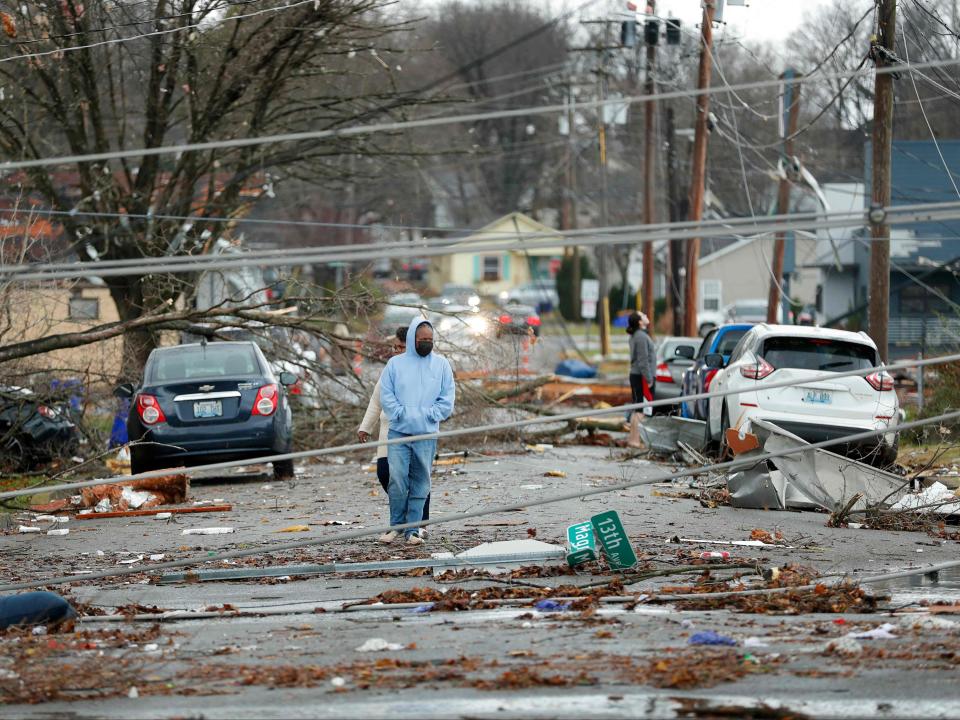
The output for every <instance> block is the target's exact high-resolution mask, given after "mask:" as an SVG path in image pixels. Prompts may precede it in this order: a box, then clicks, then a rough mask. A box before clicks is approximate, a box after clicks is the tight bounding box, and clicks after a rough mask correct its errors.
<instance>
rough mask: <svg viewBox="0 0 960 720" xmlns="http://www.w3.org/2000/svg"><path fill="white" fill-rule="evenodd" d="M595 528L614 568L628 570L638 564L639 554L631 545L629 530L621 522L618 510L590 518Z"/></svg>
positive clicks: (604, 551) (604, 552)
mask: <svg viewBox="0 0 960 720" xmlns="http://www.w3.org/2000/svg"><path fill="white" fill-rule="evenodd" d="M590 523H591V524H592V525H593V530H594V532H595V533H596V534H597V537H598V538H599V539H600V544H601V545H602V546H603V554H604V555H605V556H606V558H607V562H608V563H609V564H610V567H611V568H613V569H614V570H627V569H629V568H632V567H633V566H634V565H636V564H637V555H636V553H634V552H633V548H632V547H631V546H630V539H629V538H628V537H627V531H626V530H625V529H624V527H623V523H622V522H620V516H619V515H617V511H616V510H608V511H607V512H604V513H600V514H599V515H594V516H593V517H592V518H590Z"/></svg>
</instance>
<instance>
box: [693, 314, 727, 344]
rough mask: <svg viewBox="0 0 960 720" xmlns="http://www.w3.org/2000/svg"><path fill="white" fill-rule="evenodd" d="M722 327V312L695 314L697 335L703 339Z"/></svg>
mask: <svg viewBox="0 0 960 720" xmlns="http://www.w3.org/2000/svg"><path fill="white" fill-rule="evenodd" d="M721 325H723V311H722V310H701V311H700V312H698V313H697V333H698V334H699V335H700V337H701V338H705V337H706V336H707V333H708V332H710V331H711V330H713V329H714V328H717V327H720V326H721Z"/></svg>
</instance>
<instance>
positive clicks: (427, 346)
mask: <svg viewBox="0 0 960 720" xmlns="http://www.w3.org/2000/svg"><path fill="white" fill-rule="evenodd" d="M431 352H433V340H420V341H419V342H418V343H417V355H419V356H420V357H426V356H427V355H429V354H430V353H431Z"/></svg>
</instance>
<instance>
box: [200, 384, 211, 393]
mask: <svg viewBox="0 0 960 720" xmlns="http://www.w3.org/2000/svg"><path fill="white" fill-rule="evenodd" d="M213 388H214V386H213V385H201V386H200V392H210V391H211V390H213Z"/></svg>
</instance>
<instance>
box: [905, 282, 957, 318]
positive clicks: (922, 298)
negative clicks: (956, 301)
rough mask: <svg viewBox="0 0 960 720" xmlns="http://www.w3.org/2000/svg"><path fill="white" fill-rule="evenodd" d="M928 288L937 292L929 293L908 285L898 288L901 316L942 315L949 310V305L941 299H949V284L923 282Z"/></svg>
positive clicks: (918, 286)
mask: <svg viewBox="0 0 960 720" xmlns="http://www.w3.org/2000/svg"><path fill="white" fill-rule="evenodd" d="M924 284H925V285H927V286H928V287H930V288H933V289H934V290H936V291H938V292H931V291H930V290H928V289H927V288H926V287H922V286H920V285H917V284H916V283H910V284H909V285H905V286H904V287H902V288H900V290H899V294H900V314H901V315H928V314H931V313H943V312H946V311H948V310H949V309H950V304H949V303H948V302H947V301H945V300H944V299H943V298H944V297H947V298H949V297H950V284H949V283H947V282H942V281H941V282H925V283H924Z"/></svg>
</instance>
